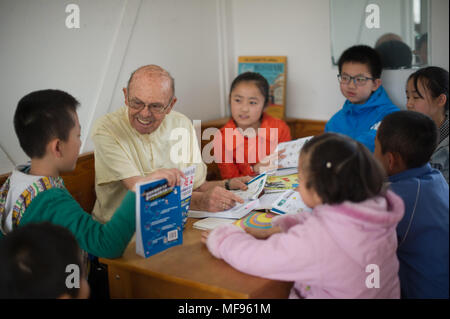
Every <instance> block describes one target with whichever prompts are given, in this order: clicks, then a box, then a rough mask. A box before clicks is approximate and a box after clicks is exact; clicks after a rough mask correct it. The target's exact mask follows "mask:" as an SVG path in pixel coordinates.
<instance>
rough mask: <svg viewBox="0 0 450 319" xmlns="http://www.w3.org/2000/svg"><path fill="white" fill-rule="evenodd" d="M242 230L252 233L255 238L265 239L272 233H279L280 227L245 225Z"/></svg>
mask: <svg viewBox="0 0 450 319" xmlns="http://www.w3.org/2000/svg"><path fill="white" fill-rule="evenodd" d="M244 230H245V232H246V233H247V234H250V235H252V236H253V237H255V238H256V239H267V238H269V237H270V236H272V235H273V234H276V233H281V228H280V227H279V226H274V227H271V228H267V229H260V228H253V227H245V228H244Z"/></svg>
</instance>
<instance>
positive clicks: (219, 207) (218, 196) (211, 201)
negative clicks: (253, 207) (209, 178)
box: [200, 186, 244, 212]
mask: <svg viewBox="0 0 450 319" xmlns="http://www.w3.org/2000/svg"><path fill="white" fill-rule="evenodd" d="M243 202H244V200H243V199H242V198H241V197H239V196H237V195H235V194H233V193H232V192H230V191H227V190H226V189H225V188H223V187H220V186H215V187H213V188H211V189H209V190H207V191H206V192H203V193H202V196H201V202H200V207H201V210H204V211H208V212H221V211H224V210H227V209H230V208H232V207H234V205H236V203H243Z"/></svg>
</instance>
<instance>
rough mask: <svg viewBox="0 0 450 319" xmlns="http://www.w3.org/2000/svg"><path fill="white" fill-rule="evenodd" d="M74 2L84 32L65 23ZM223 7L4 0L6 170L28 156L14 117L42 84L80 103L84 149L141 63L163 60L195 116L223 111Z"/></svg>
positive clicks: (0, 36)
mask: <svg viewBox="0 0 450 319" xmlns="http://www.w3.org/2000/svg"><path fill="white" fill-rule="evenodd" d="M68 3H74V4H77V5H78V6H79V8H80V21H81V27H80V28H79V29H68V28H66V25H65V20H66V17H67V16H68V15H69V13H66V12H65V7H66V5H67V4H68ZM219 5H221V6H222V7H223V6H224V5H223V4H221V3H220V1H210V0H189V1H186V0H170V1H164V0H153V1H152V0H95V1H92V0H91V1H90V0H73V1H70V2H67V1H60V0H17V1H12V0H0V45H1V51H0V52H1V56H0V70H2V77H1V78H0V84H1V85H0V94H1V96H2V106H1V111H0V112H1V116H0V136H1V140H0V149H2V151H0V154H1V157H0V159H1V160H2V165H0V169H1V170H2V171H3V172H5V171H8V170H9V169H8V168H9V167H11V164H10V163H9V161H8V163H6V159H7V158H8V157H9V158H11V160H12V162H13V165H17V164H19V163H24V162H26V161H27V160H28V158H27V156H26V155H25V154H24V153H23V151H22V150H21V149H20V147H19V145H18V141H17V138H16V136H15V133H14V129H13V124H12V119H13V115H14V111H15V108H16V105H17V102H18V100H19V99H20V98H21V97H22V96H24V95H25V94H27V93H29V92H31V91H34V90H38V89H45V88H56V89H61V90H65V91H67V92H69V93H71V94H72V95H74V96H75V97H76V98H77V99H78V100H79V101H80V103H81V107H80V108H79V110H78V115H79V118H80V123H81V126H82V135H83V136H82V138H83V140H84V143H83V147H82V150H81V152H86V151H90V150H92V149H93V143H92V142H91V140H90V138H89V133H90V128H91V127H92V124H93V123H94V121H95V120H96V119H97V118H99V117H100V116H102V115H103V114H105V113H107V112H110V111H112V110H115V109H117V108H118V107H120V106H121V105H122V104H123V95H122V87H124V86H125V85H126V82H127V80H128V77H129V75H130V74H131V72H132V71H134V70H135V69H136V68H137V67H139V66H141V65H145V64H151V63H153V64H159V65H161V66H163V67H165V68H167V69H168V70H169V71H170V72H171V73H172V75H173V76H174V77H175V80H176V81H175V83H176V94H177V97H178V103H177V104H176V106H175V109H176V110H180V111H182V112H183V113H185V114H186V115H187V116H188V117H190V118H191V119H200V120H211V119H214V118H218V117H220V116H223V115H225V114H223V110H222V109H221V107H220V105H224V102H225V101H224V99H223V98H222V99H221V96H222V97H223V96H224V94H222V95H221V92H220V90H221V89H222V91H223V87H222V86H223V85H222V86H221V82H222V81H223V76H222V73H223V70H222V69H221V68H222V67H223V65H224V63H223V62H222V60H223V57H221V56H220V55H219V36H218V35H220V34H221V32H223V31H222V30H219V22H218V21H220V19H221V18H222V19H223V16H224V13H223V12H225V11H224V10H219ZM3 152H4V153H6V154H3ZM3 167H6V169H5V168H3ZM2 171H0V173H1V172H2Z"/></svg>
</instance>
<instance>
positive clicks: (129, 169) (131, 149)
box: [92, 106, 206, 223]
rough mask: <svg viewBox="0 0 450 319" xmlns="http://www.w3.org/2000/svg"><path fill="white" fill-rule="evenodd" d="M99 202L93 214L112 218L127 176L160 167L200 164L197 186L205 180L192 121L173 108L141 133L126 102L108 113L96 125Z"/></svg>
mask: <svg viewBox="0 0 450 319" xmlns="http://www.w3.org/2000/svg"><path fill="white" fill-rule="evenodd" d="M92 139H93V141H94V144H95V150H94V155H95V180H96V181H95V182H96V183H95V191H96V193H97V200H96V202H95V206H94V210H93V216H94V219H96V220H98V221H99V222H102V223H106V222H107V221H109V220H110V219H111V217H112V215H113V214H114V212H115V211H116V209H117V208H118V207H119V205H120V204H121V202H122V200H123V198H124V197H125V194H126V192H127V189H126V188H125V186H124V185H123V183H122V180H123V179H126V178H129V177H133V176H145V175H147V174H149V173H151V172H153V171H155V170H157V169H160V168H178V169H183V168H186V167H188V166H190V165H192V164H195V165H196V171H195V178H194V189H195V188H197V187H199V186H200V185H201V184H203V183H204V182H205V179H206V165H205V163H203V161H202V158H201V152H200V149H199V147H198V143H197V137H196V134H195V130H194V127H193V125H192V123H191V121H190V120H189V119H188V118H187V117H186V116H184V115H183V114H181V113H179V112H176V111H171V112H170V113H169V114H168V115H166V117H165V119H164V120H163V122H162V123H161V125H160V126H159V127H158V128H157V129H156V131H154V132H153V133H151V134H140V133H139V132H137V131H136V130H135V129H134V128H133V127H132V126H131V125H130V122H129V119H128V109H127V107H126V106H124V107H122V108H120V109H118V110H117V111H115V112H112V113H109V114H106V115H105V116H103V117H102V118H100V119H99V120H98V121H97V122H96V123H95V125H94V128H93V132H92Z"/></svg>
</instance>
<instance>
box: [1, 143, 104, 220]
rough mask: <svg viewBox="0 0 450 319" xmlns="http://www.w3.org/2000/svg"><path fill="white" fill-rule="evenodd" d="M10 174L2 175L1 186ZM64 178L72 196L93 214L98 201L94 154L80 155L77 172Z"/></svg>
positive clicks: (64, 175) (65, 175) (63, 176)
mask: <svg viewBox="0 0 450 319" xmlns="http://www.w3.org/2000/svg"><path fill="white" fill-rule="evenodd" d="M10 174H11V173H7V174H3V175H0V185H3V183H4V182H5V181H6V179H7V178H8V176H9V175H10ZM62 178H63V180H64V185H65V186H66V188H67V190H68V191H69V192H70V194H72V196H73V197H74V198H75V200H76V201H77V202H78V203H79V204H80V206H81V207H82V208H83V209H84V210H85V211H86V212H88V213H91V212H92V209H93V208H94V204H95V200H96V195H95V165H94V152H89V153H85V154H82V155H80V156H79V157H78V160H77V165H76V167H75V170H74V171H72V172H70V173H66V174H63V175H62Z"/></svg>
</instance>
